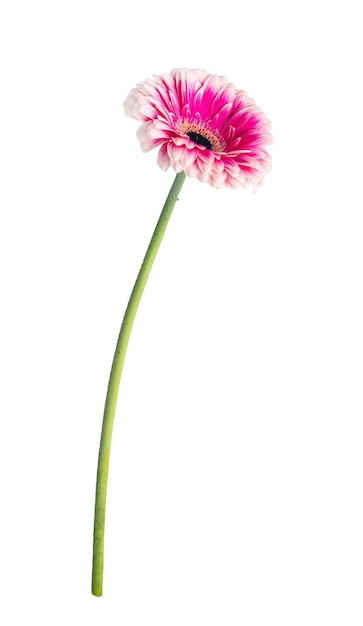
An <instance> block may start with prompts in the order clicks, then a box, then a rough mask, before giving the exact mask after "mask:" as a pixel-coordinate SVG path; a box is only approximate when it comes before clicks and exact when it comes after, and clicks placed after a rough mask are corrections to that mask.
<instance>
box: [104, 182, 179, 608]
mask: <svg viewBox="0 0 363 626" xmlns="http://www.w3.org/2000/svg"><path fill="white" fill-rule="evenodd" d="M184 180H185V174H184V172H180V173H179V174H177V175H176V177H175V180H174V182H173V184H172V186H171V189H170V191H169V194H168V197H167V199H166V201H165V204H164V207H163V210H162V212H161V214H160V217H159V220H158V223H157V224H156V227H155V230H154V233H153V236H152V238H151V241H150V244H149V247H148V249H147V251H146V254H145V257H144V260H143V263H142V265H141V268H140V271H139V274H138V276H137V279H136V282H135V285H134V288H133V290H132V292H131V296H130V299H129V302H128V305H127V308H126V311H125V315H124V318H123V321H122V325H121V330H120V334H119V337H118V340H117V345H116V350H115V355H114V357H113V362H112V368H111V373H110V379H109V383H108V389H107V396H106V403H105V410H104V414H103V423H102V433H101V441H100V449H99V455H98V467H97V484H96V502H95V517H94V534H93V564H92V593H93V595H94V596H102V583H103V553H104V535H105V515H106V494H107V478H108V467H109V461H110V450H111V439H112V428H113V422H114V417H115V410H116V403H117V395H118V390H119V386H120V379H121V374H122V368H123V364H124V361H125V355H126V350H127V345H128V342H129V337H130V333H131V330H132V326H133V323H134V319H135V316H136V312H137V309H138V306H139V302H140V300H141V296H142V294H143V291H144V288H145V285H146V282H147V279H148V277H149V274H150V270H151V268H152V266H153V263H154V260H155V257H156V254H157V252H158V250H159V246H160V244H161V241H162V239H163V236H164V233H165V231H166V227H167V225H168V222H169V219H170V216H171V214H172V212H173V208H174V206H175V203H176V201H177V199H178V194H179V192H180V190H181V188H182V185H183V183H184Z"/></svg>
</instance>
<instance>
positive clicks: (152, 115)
mask: <svg viewBox="0 0 363 626" xmlns="http://www.w3.org/2000/svg"><path fill="white" fill-rule="evenodd" d="M124 107H125V113H126V115H129V116H130V117H133V118H135V119H137V120H139V121H141V122H142V124H141V126H140V128H139V130H138V133H137V136H138V138H139V141H140V144H141V149H142V150H143V151H144V152H147V151H148V150H152V148H156V147H159V153H158V163H159V165H160V167H161V168H162V169H163V170H167V169H168V168H169V167H170V166H171V167H172V168H173V169H174V170H175V171H176V172H181V171H184V172H185V173H186V174H187V176H191V177H196V178H198V179H199V180H201V181H203V182H207V183H209V184H210V185H212V186H213V187H223V186H227V187H234V188H236V187H240V186H242V187H247V186H248V185H249V184H251V185H252V187H253V189H254V190H256V189H258V187H259V186H261V184H262V181H263V178H264V175H265V174H266V173H267V172H268V171H269V170H270V169H271V158H270V155H269V154H268V152H267V151H266V146H267V145H268V144H271V143H272V142H273V139H272V136H271V134H270V132H269V131H270V128H271V124H270V122H269V121H268V120H267V118H266V117H265V115H264V113H262V111H261V110H260V109H259V108H258V107H257V105H256V104H255V102H254V101H253V100H251V99H250V98H249V97H248V96H247V95H246V93H245V92H244V91H241V90H238V89H236V88H235V87H234V86H233V85H232V84H231V83H229V82H228V81H227V80H226V79H225V78H224V77H222V76H217V75H215V74H208V72H206V71H204V70H199V69H192V70H191V69H174V70H172V71H171V72H170V74H162V75H161V76H154V77H153V79H150V80H146V81H145V82H143V83H140V84H139V85H137V86H136V87H135V88H134V89H132V91H131V92H130V94H129V95H128V97H127V99H126V101H125V103H124Z"/></svg>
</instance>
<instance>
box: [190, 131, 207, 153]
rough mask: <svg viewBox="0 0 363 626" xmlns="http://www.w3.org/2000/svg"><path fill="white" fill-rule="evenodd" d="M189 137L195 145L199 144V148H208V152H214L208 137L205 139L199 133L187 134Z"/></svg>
mask: <svg viewBox="0 0 363 626" xmlns="http://www.w3.org/2000/svg"><path fill="white" fill-rule="evenodd" d="M187 135H188V137H189V139H191V140H192V141H194V143H197V144H198V145H199V146H204V147H205V148H207V150H212V144H211V142H210V141H209V139H207V138H206V137H203V135H200V134H199V133H193V132H189V133H187Z"/></svg>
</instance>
